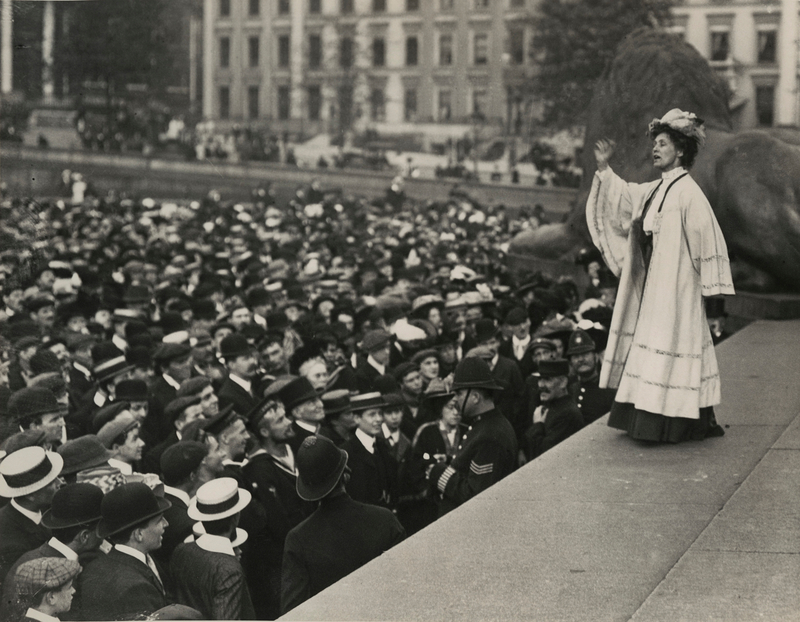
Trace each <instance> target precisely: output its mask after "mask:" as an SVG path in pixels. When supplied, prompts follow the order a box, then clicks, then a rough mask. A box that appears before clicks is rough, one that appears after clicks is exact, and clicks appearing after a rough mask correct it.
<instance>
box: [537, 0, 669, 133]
mask: <svg viewBox="0 0 800 622" xmlns="http://www.w3.org/2000/svg"><path fill="white" fill-rule="evenodd" d="M672 4H673V0H542V2H541V4H540V5H539V14H538V16H537V17H536V19H535V20H534V21H535V26H534V29H535V30H534V39H533V54H534V59H535V62H536V64H537V66H538V68H539V72H538V75H537V77H536V78H535V79H534V81H533V83H532V87H533V93H532V95H533V96H534V97H535V98H536V99H539V100H541V101H542V103H543V104H544V121H545V123H546V124H548V125H553V126H558V127H564V126H569V125H574V124H576V123H581V122H582V121H583V120H584V118H585V112H586V109H587V108H588V105H589V101H590V100H591V97H592V91H593V88H594V85H595V83H596V82H597V80H598V79H599V78H600V76H601V75H602V74H603V72H604V71H605V69H606V67H607V66H608V64H609V63H610V61H611V60H612V59H613V58H614V54H615V51H616V49H617V46H618V45H619V43H620V42H621V41H622V40H623V39H624V38H625V37H626V36H627V35H629V34H630V33H631V32H633V31H634V30H636V29H638V28H641V27H650V28H658V27H662V26H665V25H667V24H669V23H670V8H671V6H672Z"/></svg>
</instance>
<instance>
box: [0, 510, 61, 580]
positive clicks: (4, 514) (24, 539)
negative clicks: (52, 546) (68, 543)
mask: <svg viewBox="0 0 800 622" xmlns="http://www.w3.org/2000/svg"><path fill="white" fill-rule="evenodd" d="M50 536H51V533H50V530H49V529H47V528H46V527H44V526H43V525H37V524H36V523H34V522H33V521H32V520H31V519H29V518H28V517H27V516H25V515H23V514H22V513H20V512H19V511H18V510H17V509H16V508H15V507H14V506H13V505H11V503H9V504H8V505H6V506H5V507H3V509H1V510H0V579H5V578H6V575H7V574H8V571H9V570H11V567H12V566H13V565H14V564H15V563H16V562H17V560H18V559H19V558H20V557H22V556H23V555H24V554H25V553H27V552H28V551H32V550H33V549H35V548H38V547H39V546H41V545H42V544H44V543H45V542H47V541H48V540H49V539H50Z"/></svg>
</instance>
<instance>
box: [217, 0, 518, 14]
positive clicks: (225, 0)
mask: <svg viewBox="0 0 800 622" xmlns="http://www.w3.org/2000/svg"><path fill="white" fill-rule="evenodd" d="M267 1H271V0H267ZM307 1H308V12H309V13H312V14H314V13H322V0H307ZM509 5H510V6H511V7H512V8H517V7H524V6H525V0H509ZM454 6H455V2H454V0H439V10H441V11H452V10H453V9H454ZM490 6H491V0H473V8H475V9H478V10H481V9H488V8H489V7H490ZM371 7H372V12H373V13H384V12H385V11H386V0H372V5H371ZM405 8H406V11H419V8H420V0H406V2H405ZM354 9H355V7H354V2H353V0H339V12H340V13H343V14H348V13H353V11H354ZM291 11H292V7H291V0H278V14H279V15H288V14H289V13H291ZM230 14H231V0H219V15H220V17H230ZM247 14H248V15H249V16H251V17H256V16H258V15H260V14H261V0H248V2H247Z"/></svg>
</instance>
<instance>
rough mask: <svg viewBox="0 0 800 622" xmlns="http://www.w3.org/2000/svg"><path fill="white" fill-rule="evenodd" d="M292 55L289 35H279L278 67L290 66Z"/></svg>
mask: <svg viewBox="0 0 800 622" xmlns="http://www.w3.org/2000/svg"><path fill="white" fill-rule="evenodd" d="M290 56H291V49H290V47H289V35H281V36H279V37H278V67H288V66H289V58H290Z"/></svg>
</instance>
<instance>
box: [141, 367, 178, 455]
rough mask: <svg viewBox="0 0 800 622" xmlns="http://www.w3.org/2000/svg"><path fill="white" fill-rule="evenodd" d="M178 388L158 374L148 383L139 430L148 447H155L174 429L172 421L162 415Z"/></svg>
mask: <svg viewBox="0 0 800 622" xmlns="http://www.w3.org/2000/svg"><path fill="white" fill-rule="evenodd" d="M177 393H178V390H177V389H176V388H175V387H173V386H172V385H171V384H169V383H168V382H167V381H166V380H164V377H163V376H161V375H159V376H158V377H156V379H155V380H154V381H153V382H152V384H151V385H150V389H149V391H148V395H149V398H148V400H147V416H146V417H145V418H144V421H143V422H142V428H141V430H140V432H139V435H140V436H141V438H142V440H143V441H144V442H145V444H146V445H147V446H148V447H155V446H156V445H158V444H159V443H160V442H161V441H163V440H164V439H165V438H167V437H168V436H169V433H170V432H172V430H173V429H174V427H173V425H172V421H169V420H168V418H167V417H166V416H165V415H164V409H165V408H166V407H167V404H169V403H170V402H171V401H172V400H174V399H175V396H176V395H177Z"/></svg>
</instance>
